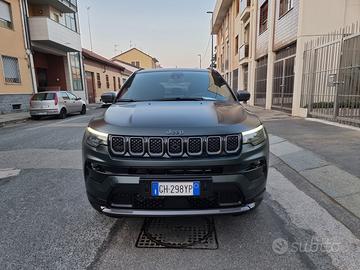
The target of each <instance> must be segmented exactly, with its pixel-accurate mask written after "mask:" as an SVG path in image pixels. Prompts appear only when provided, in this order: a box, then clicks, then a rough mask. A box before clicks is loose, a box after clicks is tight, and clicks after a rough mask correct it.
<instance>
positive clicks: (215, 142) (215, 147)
mask: <svg viewBox="0 0 360 270" xmlns="http://www.w3.org/2000/svg"><path fill="white" fill-rule="evenodd" d="M221 143H222V138H221V137H219V136H216V137H209V138H208V140H207V152H208V153H209V154H210V155H215V154H220V153H221Z"/></svg>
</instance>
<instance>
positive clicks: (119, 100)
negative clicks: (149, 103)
mask: <svg viewBox="0 0 360 270" xmlns="http://www.w3.org/2000/svg"><path fill="white" fill-rule="evenodd" d="M138 101H139V100H135V99H130V98H124V99H118V100H117V101H116V102H138Z"/></svg>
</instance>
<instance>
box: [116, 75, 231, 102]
mask: <svg viewBox="0 0 360 270" xmlns="http://www.w3.org/2000/svg"><path fill="white" fill-rule="evenodd" d="M144 89H146V91H144ZM176 98H202V99H207V100H219V101H234V100H235V98H234V95H233V92H232V91H231V89H230V88H229V87H228V86H227V84H226V82H225V81H224V79H223V78H222V77H221V76H220V75H219V74H218V73H216V72H192V71H164V72H157V73H137V74H135V75H132V76H131V77H130V78H129V80H128V81H127V84H126V87H125V88H122V91H121V92H120V94H119V98H118V99H133V100H161V99H176Z"/></svg>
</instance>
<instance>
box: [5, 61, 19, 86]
mask: <svg viewBox="0 0 360 270" xmlns="http://www.w3.org/2000/svg"><path fill="white" fill-rule="evenodd" d="M2 62H3V69H4V77H5V82H6V83H20V82H21V80H20V71H19V62H18V59H17V58H15V57H10V56H2Z"/></svg>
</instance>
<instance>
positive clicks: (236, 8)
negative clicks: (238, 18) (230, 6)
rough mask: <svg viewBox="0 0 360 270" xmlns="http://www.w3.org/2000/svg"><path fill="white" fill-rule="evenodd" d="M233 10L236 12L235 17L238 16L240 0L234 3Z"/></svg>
mask: <svg viewBox="0 0 360 270" xmlns="http://www.w3.org/2000/svg"><path fill="white" fill-rule="evenodd" d="M235 10H236V15H238V14H239V11H240V0H236V1H235Z"/></svg>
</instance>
